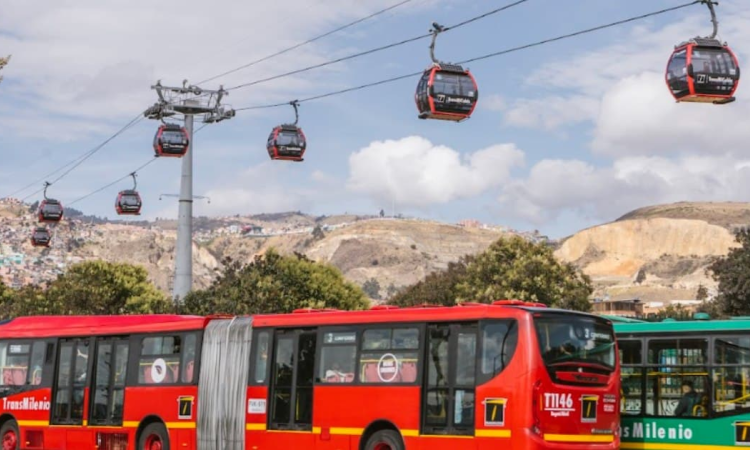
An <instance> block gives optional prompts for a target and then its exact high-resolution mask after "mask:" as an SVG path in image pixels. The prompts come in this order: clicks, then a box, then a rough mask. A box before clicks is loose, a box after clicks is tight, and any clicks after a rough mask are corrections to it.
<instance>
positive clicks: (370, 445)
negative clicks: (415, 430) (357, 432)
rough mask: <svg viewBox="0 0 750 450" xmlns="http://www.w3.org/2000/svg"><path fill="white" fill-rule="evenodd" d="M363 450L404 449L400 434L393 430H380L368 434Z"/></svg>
mask: <svg viewBox="0 0 750 450" xmlns="http://www.w3.org/2000/svg"><path fill="white" fill-rule="evenodd" d="M365 450H404V444H403V443H402V442H401V435H400V434H399V433H398V432H397V431H394V430H380V431H378V432H376V433H375V434H373V435H372V436H370V439H368V440H367V444H365Z"/></svg>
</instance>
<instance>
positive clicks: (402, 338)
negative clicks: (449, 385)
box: [359, 328, 419, 383]
mask: <svg viewBox="0 0 750 450" xmlns="http://www.w3.org/2000/svg"><path fill="white" fill-rule="evenodd" d="M418 350H419V330H418V329H417V328H376V329H369V330H366V331H365V332H364V333H363V334H362V353H361V355H360V357H359V380H360V382H362V383H413V382H415V381H417V364H418V360H419V357H418Z"/></svg>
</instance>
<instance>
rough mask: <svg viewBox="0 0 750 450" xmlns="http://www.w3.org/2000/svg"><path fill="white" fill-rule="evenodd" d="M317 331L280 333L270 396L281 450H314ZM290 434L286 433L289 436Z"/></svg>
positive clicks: (272, 425)
mask: <svg viewBox="0 0 750 450" xmlns="http://www.w3.org/2000/svg"><path fill="white" fill-rule="evenodd" d="M316 337H317V330H314V329H296V330H289V329H284V330H276V333H275V339H274V347H273V359H272V365H271V386H270V390H269V394H268V397H269V398H268V401H269V403H270V413H269V417H268V429H269V430H272V431H276V432H277V433H274V436H275V438H274V445H275V446H276V447H277V448H294V447H297V448H308V447H310V448H312V447H313V446H314V444H315V440H314V436H313V433H312V429H313V427H312V418H313V375H314V367H315V347H316V346H315V343H316ZM285 432H286V433H285Z"/></svg>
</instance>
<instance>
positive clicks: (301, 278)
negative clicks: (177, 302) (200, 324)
mask: <svg viewBox="0 0 750 450" xmlns="http://www.w3.org/2000/svg"><path fill="white" fill-rule="evenodd" d="M223 264H224V269H223V272H222V273H221V274H220V275H219V276H218V277H217V278H216V280H214V282H213V283H212V284H211V286H209V287H208V288H207V289H204V290H201V291H193V292H190V293H189V294H188V295H187V296H186V297H185V302H184V305H183V307H182V311H181V312H183V313H190V314H259V313H288V312H291V311H293V310H295V309H298V308H337V309H364V308H366V307H368V306H369V302H368V300H367V299H366V297H365V294H364V292H362V289H360V288H359V286H357V285H355V284H353V283H350V282H348V281H346V280H345V279H344V277H343V275H342V274H341V272H340V271H339V270H338V269H337V268H335V267H334V266H332V265H330V264H321V263H316V262H314V261H311V260H310V259H308V258H307V257H305V256H304V255H301V254H299V253H295V254H294V255H292V256H282V255H280V254H279V253H277V252H276V251H275V250H273V249H270V250H268V252H266V254H265V255H258V256H256V257H255V259H254V260H253V261H252V262H250V263H249V264H247V265H242V264H240V263H239V262H237V261H233V260H231V259H229V258H227V259H225V260H224V261H223Z"/></svg>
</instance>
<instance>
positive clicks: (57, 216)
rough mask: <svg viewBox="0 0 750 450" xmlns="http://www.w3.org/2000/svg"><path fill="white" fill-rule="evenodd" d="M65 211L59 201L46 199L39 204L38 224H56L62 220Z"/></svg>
mask: <svg viewBox="0 0 750 450" xmlns="http://www.w3.org/2000/svg"><path fill="white" fill-rule="evenodd" d="M64 213H65V209H64V208H63V205H62V203H60V201H59V200H55V199H53V198H46V199H44V200H42V203H40V204H39V211H38V216H39V222H51V223H56V222H59V221H61V220H62V218H63V214H64Z"/></svg>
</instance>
